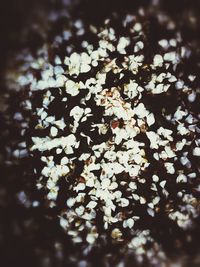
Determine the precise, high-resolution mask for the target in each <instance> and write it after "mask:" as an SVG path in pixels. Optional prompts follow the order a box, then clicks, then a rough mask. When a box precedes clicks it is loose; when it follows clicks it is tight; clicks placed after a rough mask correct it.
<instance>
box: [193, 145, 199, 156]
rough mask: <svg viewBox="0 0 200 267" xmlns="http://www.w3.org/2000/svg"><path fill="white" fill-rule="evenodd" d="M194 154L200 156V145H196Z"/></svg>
mask: <svg viewBox="0 0 200 267" xmlns="http://www.w3.org/2000/svg"><path fill="white" fill-rule="evenodd" d="M193 155H194V156H197V157H199V156H200V147H195V148H194V149H193Z"/></svg>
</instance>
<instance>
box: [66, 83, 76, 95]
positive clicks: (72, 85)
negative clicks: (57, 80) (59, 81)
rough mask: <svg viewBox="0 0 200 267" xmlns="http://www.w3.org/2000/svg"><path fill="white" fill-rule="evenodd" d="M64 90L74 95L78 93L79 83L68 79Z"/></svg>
mask: <svg viewBox="0 0 200 267" xmlns="http://www.w3.org/2000/svg"><path fill="white" fill-rule="evenodd" d="M65 88H66V92H67V93H68V94H70V95H71V96H76V95H78V94H79V85H78V83H75V82H74V81H72V80H68V81H66V83H65Z"/></svg>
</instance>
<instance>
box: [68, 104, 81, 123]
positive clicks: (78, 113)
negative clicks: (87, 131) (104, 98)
mask: <svg viewBox="0 0 200 267" xmlns="http://www.w3.org/2000/svg"><path fill="white" fill-rule="evenodd" d="M83 114H84V109H83V108H80V107H79V106H75V107H74V108H73V109H72V110H71V111H70V114H69V115H70V116H72V117H74V120H75V121H77V122H78V121H79V120H80V118H81V117H82V116H83Z"/></svg>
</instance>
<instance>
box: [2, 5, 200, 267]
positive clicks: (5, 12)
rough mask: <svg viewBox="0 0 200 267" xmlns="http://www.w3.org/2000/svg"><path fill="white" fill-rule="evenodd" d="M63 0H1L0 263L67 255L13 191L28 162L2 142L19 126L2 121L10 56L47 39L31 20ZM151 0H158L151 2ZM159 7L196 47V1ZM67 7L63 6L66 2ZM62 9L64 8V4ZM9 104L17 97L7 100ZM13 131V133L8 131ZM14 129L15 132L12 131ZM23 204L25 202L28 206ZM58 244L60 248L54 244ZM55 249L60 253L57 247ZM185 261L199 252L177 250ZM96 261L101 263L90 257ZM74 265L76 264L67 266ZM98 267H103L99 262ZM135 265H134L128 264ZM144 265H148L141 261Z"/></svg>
mask: <svg viewBox="0 0 200 267" xmlns="http://www.w3.org/2000/svg"><path fill="white" fill-rule="evenodd" d="M62 2H63V1H61V0H57V1H56V0H32V1H31V0H6V1H4V0H1V3H0V77H1V79H0V131H1V132H0V218H1V219H0V266H1V267H11V266H21V267H23V266H28V267H40V266H42V267H45V266H47V267H51V266H52V267H57V266H58V267H59V266H67V265H66V262H65V261H64V260H63V257H64V258H65V257H68V256H69V255H70V248H69V247H68V254H65V253H66V252H64V251H63V249H62V245H61V244H64V245H66V246H68V245H69V243H67V241H66V240H64V238H63V233H62V232H61V231H60V229H59V228H58V227H57V226H56V225H55V224H54V223H53V222H51V221H49V220H48V219H47V218H44V216H43V212H44V211H43V210H40V209H38V210H37V211H35V210H32V209H29V208H27V207H28V205H29V199H28V198H26V197H25V196H24V197H22V202H24V203H20V201H19V200H18V198H17V197H16V195H17V194H18V193H19V192H20V191H22V190H23V187H24V186H25V184H26V183H27V181H25V180H24V173H23V172H24V169H25V168H27V164H28V162H21V163H20V164H21V165H20V166H19V163H15V162H13V165H12V166H11V165H5V161H9V156H8V155H7V154H8V151H7V150H6V145H8V144H9V143H10V142H14V141H13V138H15V137H16V139H17V138H18V134H19V132H18V129H16V128H15V126H14V125H11V123H9V122H6V119H7V118H8V117H7V114H5V111H4V98H5V101H7V98H6V97H4V95H6V94H7V88H6V84H5V79H4V74H5V70H6V69H7V68H8V66H10V65H12V56H13V55H14V54H15V53H16V52H18V51H20V50H21V49H22V48H24V47H34V48H35V49H36V48H37V46H38V47H39V46H40V45H41V44H42V43H43V42H44V40H45V36H42V35H41V34H40V30H38V28H37V27H36V26H35V24H37V25H38V24H40V23H41V24H42V25H43V26H44V27H45V14H46V12H49V11H50V10H53V9H61V8H62V5H63V3H62ZM141 2H142V3H143V4H144V5H149V4H150V3H151V1H148V0H146V1H145V0H144V1H139V0H135V1H134V0H132V1H131V0H107V1H105V0H99V1H98V0H82V1H81V6H80V8H78V10H79V11H78V12H82V13H83V14H86V16H88V18H89V19H91V20H98V19H100V18H102V17H104V16H106V15H109V14H110V13H111V11H113V10H118V11H119V10H121V9H124V8H125V9H127V10H130V9H134V8H135V7H137V5H138V4H139V3H141ZM153 3H156V1H152V7H153ZM159 3H160V5H161V8H162V9H163V10H165V11H166V12H167V13H168V14H170V15H171V16H172V17H173V18H174V19H175V20H176V22H177V24H178V25H180V29H181V31H182V32H183V35H184V37H185V39H186V40H187V41H188V42H189V43H190V44H191V45H195V46H196V47H197V49H199V48H200V46H199V43H200V1H198V0H194V1H192V0H161V1H159ZM64 6H65V5H64ZM64 8H66V7H64ZM8 102H10V103H13V105H14V102H15V100H9V101H8ZM11 132H12V134H11ZM13 133H14V134H13ZM26 178H27V179H28V177H26ZM26 206H27V207H26ZM59 247H60V249H58V248H59ZM58 251H59V252H58ZM181 257H182V259H184V260H185V261H184V262H185V265H182V266H195V267H197V266H200V265H199V262H200V261H198V259H199V256H198V255H192V257H191V258H190V257H189V258H188V257H187V255H181ZM93 263H94V266H101V265H99V264H100V263H98V262H96V263H95V261H94V262H93ZM70 266H75V265H70ZM101 267H102V266H101ZM113 267H114V266H113ZM132 267H134V266H132ZM145 267H147V265H145Z"/></svg>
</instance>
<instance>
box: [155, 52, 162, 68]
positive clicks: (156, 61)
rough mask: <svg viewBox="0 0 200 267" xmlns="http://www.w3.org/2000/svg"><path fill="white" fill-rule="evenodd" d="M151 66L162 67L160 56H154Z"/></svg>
mask: <svg viewBox="0 0 200 267" xmlns="http://www.w3.org/2000/svg"><path fill="white" fill-rule="evenodd" d="M153 65H154V66H155V67H162V65H163V58H162V56H161V55H159V54H157V55H155V56H154V58H153Z"/></svg>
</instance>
